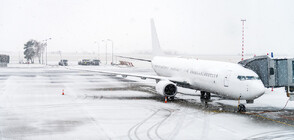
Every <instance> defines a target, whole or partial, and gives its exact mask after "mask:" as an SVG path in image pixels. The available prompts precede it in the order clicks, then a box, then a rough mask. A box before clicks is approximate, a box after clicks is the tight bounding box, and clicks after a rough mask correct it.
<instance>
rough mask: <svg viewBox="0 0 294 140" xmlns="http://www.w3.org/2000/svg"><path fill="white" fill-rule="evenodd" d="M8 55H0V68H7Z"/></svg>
mask: <svg viewBox="0 0 294 140" xmlns="http://www.w3.org/2000/svg"><path fill="white" fill-rule="evenodd" d="M9 59H10V57H9V55H5V54H0V67H7V64H8V63H9Z"/></svg>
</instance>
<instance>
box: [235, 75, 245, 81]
mask: <svg viewBox="0 0 294 140" xmlns="http://www.w3.org/2000/svg"><path fill="white" fill-rule="evenodd" d="M237 78H238V79H239V80H241V81H243V80H246V77H245V76H240V75H239V76H238V77H237Z"/></svg>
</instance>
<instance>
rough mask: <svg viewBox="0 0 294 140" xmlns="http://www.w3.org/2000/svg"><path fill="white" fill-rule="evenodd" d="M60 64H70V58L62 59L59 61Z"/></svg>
mask: <svg viewBox="0 0 294 140" xmlns="http://www.w3.org/2000/svg"><path fill="white" fill-rule="evenodd" d="M58 65H60V66H68V60H66V59H61V60H60V61H59V63H58Z"/></svg>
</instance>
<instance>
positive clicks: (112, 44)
mask: <svg viewBox="0 0 294 140" xmlns="http://www.w3.org/2000/svg"><path fill="white" fill-rule="evenodd" d="M107 40H108V41H111V64H113V41H112V40H111V39H107Z"/></svg>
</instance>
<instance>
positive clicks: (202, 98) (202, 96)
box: [200, 91, 211, 100]
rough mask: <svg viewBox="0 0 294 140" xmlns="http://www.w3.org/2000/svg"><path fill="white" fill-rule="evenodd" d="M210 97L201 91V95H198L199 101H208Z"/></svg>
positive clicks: (207, 93)
mask: <svg viewBox="0 0 294 140" xmlns="http://www.w3.org/2000/svg"><path fill="white" fill-rule="evenodd" d="M210 97H211V95H210V93H209V92H205V91H201V95H200V99H201V100H210Z"/></svg>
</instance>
